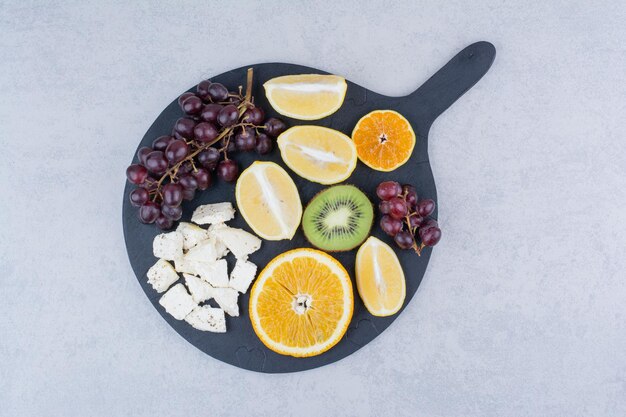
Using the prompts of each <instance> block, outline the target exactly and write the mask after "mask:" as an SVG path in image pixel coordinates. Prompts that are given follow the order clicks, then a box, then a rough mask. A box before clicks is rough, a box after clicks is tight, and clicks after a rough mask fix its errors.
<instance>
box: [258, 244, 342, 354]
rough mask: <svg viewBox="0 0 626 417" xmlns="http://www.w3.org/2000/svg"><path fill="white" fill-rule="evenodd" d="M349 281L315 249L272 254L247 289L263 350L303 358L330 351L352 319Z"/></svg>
mask: <svg viewBox="0 0 626 417" xmlns="http://www.w3.org/2000/svg"><path fill="white" fill-rule="evenodd" d="M353 309H354V298H353V295H352V283H351V281H350V276H349V275H348V272H347V271H346V270H345V268H344V267H343V266H342V265H341V264H340V263H339V262H338V261H337V260H336V259H335V258H333V257H332V256H330V255H328V254H326V253H324V252H322V251H318V250H315V249H308V248H301V249H294V250H291V251H288V252H285V253H282V254H280V255H278V256H277V257H276V258H274V259H272V260H271V261H270V263H269V264H267V266H266V267H265V268H264V269H263V271H261V273H260V274H259V276H258V277H257V279H256V281H255V283H254V285H253V286H252V290H251V291H250V307H249V312H250V321H251V322H252V327H253V328H254V332H255V333H256V334H257V336H258V337H259V339H261V342H263V344H264V345H265V346H267V347H268V348H269V349H271V350H273V351H274V352H277V353H280V354H282V355H291V356H295V357H307V356H315V355H319V354H321V353H323V352H326V351H327V350H328V349H330V348H332V347H333V346H334V345H335V344H337V342H339V340H341V338H342V337H343V335H344V334H345V332H346V330H347V329H348V324H350V320H351V319H352V311H353Z"/></svg>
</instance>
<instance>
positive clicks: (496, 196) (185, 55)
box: [0, 0, 626, 417]
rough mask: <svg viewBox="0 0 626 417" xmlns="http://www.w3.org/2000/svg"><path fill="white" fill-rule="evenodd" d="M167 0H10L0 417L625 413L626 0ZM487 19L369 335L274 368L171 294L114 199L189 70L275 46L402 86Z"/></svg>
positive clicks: (218, 68)
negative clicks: (222, 348)
mask: <svg viewBox="0 0 626 417" xmlns="http://www.w3.org/2000/svg"><path fill="white" fill-rule="evenodd" d="M87 3H89V4H87ZM168 3H169V2H158V1H146V2H134V1H116V2H112V1H94V2H85V1H76V2H59V1H47V2H43V1H40V2H37V1H21V0H11V1H7V0H5V1H2V2H1V3H0V141H1V145H2V146H0V149H1V150H0V191H1V197H0V230H2V239H1V240H0V314H1V316H0V317H1V318H0V415H1V416H66V417H67V416H107V417H108V416H130V415H132V416H159V415H167V416H183V415H211V416H277V415H281V416H282V415H284V416H291V415H298V416H299V417H306V416H323V415H326V416H359V417H364V416H481V417H482V416H533V417H535V416H568V417H572V416H607V417H612V416H623V415H626V308H625V301H626V237H625V236H626V208H625V207H626V137H625V133H624V132H625V131H626V121H625V120H626V79H625V78H626V76H625V74H626V46H625V45H626V29H625V27H626V26H625V25H624V21H626V6H625V5H624V2H620V1H610V0H607V1H588V2H568V1H549V2H546V1H518V2H502V1H494V2H483V1H481V2H464V1H451V2H445V3H444V2H429V3H427V2H417V1H385V2H363V1H349V2H348V1H342V2H339V1H332V2H318V1H309V2H306V3H305V2H302V3H299V4H298V2H288V1H284V2H279V1H271V2H270V1H265V2H244V1H239V2H226V1H223V2H213V1H204V2H196V4H193V3H192V2H179V4H177V5H171V4H168ZM477 40H489V41H491V42H492V43H494V44H495V46H496V48H497V50H498V55H497V57H496V61H495V63H494V65H493V67H492V68H491V70H490V72H489V73H488V74H487V76H486V77H485V78H483V80H481V81H480V82H479V84H478V85H476V86H475V87H474V88H473V89H472V90H471V91H470V92H469V93H468V94H467V95H465V96H464V97H463V98H462V99H461V100H460V101H458V102H457V103H456V104H455V105H454V106H453V107H452V108H451V109H450V110H448V111H447V112H446V113H445V114H444V115H443V116H442V117H441V118H440V119H439V120H438V121H437V122H436V123H435V125H434V126H433V129H432V131H431V133H430V140H431V161H432V166H433V171H434V173H435V178H436V180H437V185H438V191H439V201H440V204H441V207H440V222H441V224H442V226H443V230H444V237H443V240H442V242H441V243H440V244H439V246H438V247H437V249H436V250H435V251H434V254H433V257H432V259H431V263H430V266H429V270H428V272H427V274H426V276H425V279H424V281H423V283H422V286H421V287H420V290H419V291H418V294H417V295H416V297H415V298H414V300H413V302H412V303H411V304H410V305H409V306H408V308H407V309H406V311H405V312H404V313H403V314H402V316H401V317H399V318H398V320H397V321H396V322H395V323H394V324H393V326H391V328H390V329H388V330H387V331H386V332H385V333H384V334H383V335H382V336H381V337H379V338H378V339H376V340H375V341H374V342H372V343H371V344H369V345H368V346H367V347H365V348H364V349H362V350H360V351H359V352H357V353H356V354H354V355H352V356H350V357H348V358H347V359H345V360H343V361H341V362H339V363H336V364H333V365H330V366H327V367H324V368H320V369H316V370H313V371H309V372H304V373H299V374H292V375H262V374H257V373H252V372H247V371H243V370H240V369H237V368H234V367H232V366H229V365H225V364H223V363H221V362H218V361H216V360H214V359H212V358H210V357H208V356H206V355H204V354H203V353H201V352H200V351H198V350H196V349H195V348H194V347H192V346H191V345H190V344H188V343H187V342H186V341H184V340H183V339H182V338H181V337H179V336H178V335H177V334H176V333H175V332H174V331H173V330H172V329H171V328H170V327H169V326H168V325H167V324H166V323H165V322H164V321H163V320H162V319H161V318H160V317H159V315H158V314H157V313H156V311H155V310H154V308H153V307H152V306H151V305H150V304H149V302H148V300H147V299H146V297H145V295H144V294H143V292H142V291H141V288H140V287H139V285H137V282H136V279H135V277H134V276H133V273H132V271H131V268H130V265H129V263H128V260H127V257H126V251H125V249H124V242H123V238H122V227H121V219H120V217H121V201H120V200H121V195H122V189H123V186H124V180H125V178H124V169H125V168H126V165H127V164H128V163H129V161H130V159H131V157H132V155H133V152H134V150H135V148H136V146H137V143H138V141H139V139H140V138H141V137H142V135H143V134H144V132H145V131H146V129H147V128H148V126H149V125H150V124H151V123H152V121H153V120H154V118H155V117H156V116H157V115H158V114H159V112H160V111H161V110H162V108H163V107H165V106H166V105H167V104H169V103H170V101H171V100H172V99H173V98H174V97H176V95H177V94H178V93H180V92H181V91H183V90H184V89H186V88H187V87H189V86H190V85H192V84H194V83H196V82H198V81H199V80H200V79H202V78H203V77H206V76H211V75H215V74H219V73H221V72H223V71H225V70H228V69H231V68H235V67H239V66H241V65H245V64H249V63H256V62H265V61H285V62H294V63H299V64H304V65H310V66H314V67H319V68H322V69H326V70H328V71H331V72H334V73H338V74H342V75H345V76H346V77H347V78H349V79H350V80H352V81H354V82H356V83H358V84H361V85H363V86H365V87H368V88H371V89H373V90H375V91H379V92H381V93H385V94H389V95H402V94H406V93H409V92H410V91H412V90H414V89H415V88H416V87H417V86H418V85H419V84H420V83H422V82H423V81H424V80H425V79H427V78H428V77H429V76H430V75H431V74H432V73H433V72H434V71H436V70H437V69H438V68H439V67H440V66H441V65H443V64H444V63H445V62H447V60H448V59H449V58H450V57H452V56H453V55H454V54H455V53H456V52H457V51H458V50H459V49H461V48H463V47H464V46H466V45H467V44H469V43H472V42H474V41H477Z"/></svg>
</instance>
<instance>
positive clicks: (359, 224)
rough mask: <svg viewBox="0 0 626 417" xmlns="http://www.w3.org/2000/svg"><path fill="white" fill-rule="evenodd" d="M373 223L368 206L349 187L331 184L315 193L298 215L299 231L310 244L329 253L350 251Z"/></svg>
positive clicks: (366, 233) (364, 200)
mask: <svg viewBox="0 0 626 417" xmlns="http://www.w3.org/2000/svg"><path fill="white" fill-rule="evenodd" d="M373 220H374V210H373V208H372V203H370V201H369V199H368V198H367V196H366V195H365V194H363V192H362V191H361V190H359V189H358V188H356V187H355V186H353V185H335V186H334V187H329V188H327V189H325V190H322V191H321V192H320V193H318V194H317V195H316V196H315V197H313V199H312V200H311V201H310V202H309V205H308V206H307V207H306V209H305V210H304V215H303V216H302V229H303V230H304V235H305V236H306V238H307V239H308V240H309V242H311V244H312V245H313V246H315V247H317V248H319V249H322V250H325V251H329V252H339V251H346V250H350V249H354V248H355V247H357V246H359V245H360V244H361V243H362V242H363V241H364V240H365V239H366V238H367V236H368V235H369V232H370V229H371V228H372V221H373Z"/></svg>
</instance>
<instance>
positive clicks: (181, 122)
mask: <svg viewBox="0 0 626 417" xmlns="http://www.w3.org/2000/svg"><path fill="white" fill-rule="evenodd" d="M194 127H196V122H194V121H193V120H192V119H188V118H186V117H181V118H180V119H178V120H176V123H175V124H174V132H176V133H178V134H179V135H180V136H182V137H183V138H185V139H193V128H194Z"/></svg>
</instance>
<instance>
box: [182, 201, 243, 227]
mask: <svg viewBox="0 0 626 417" xmlns="http://www.w3.org/2000/svg"><path fill="white" fill-rule="evenodd" d="M233 217H235V209H234V208H233V205H232V204H231V203H230V202H225V203H216V204H206V205H204V206H199V207H198V208H196V209H195V210H194V211H193V215H192V216H191V221H192V222H194V223H196V224H215V223H224V222H227V221H228V220H231V219H232V218H233Z"/></svg>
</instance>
